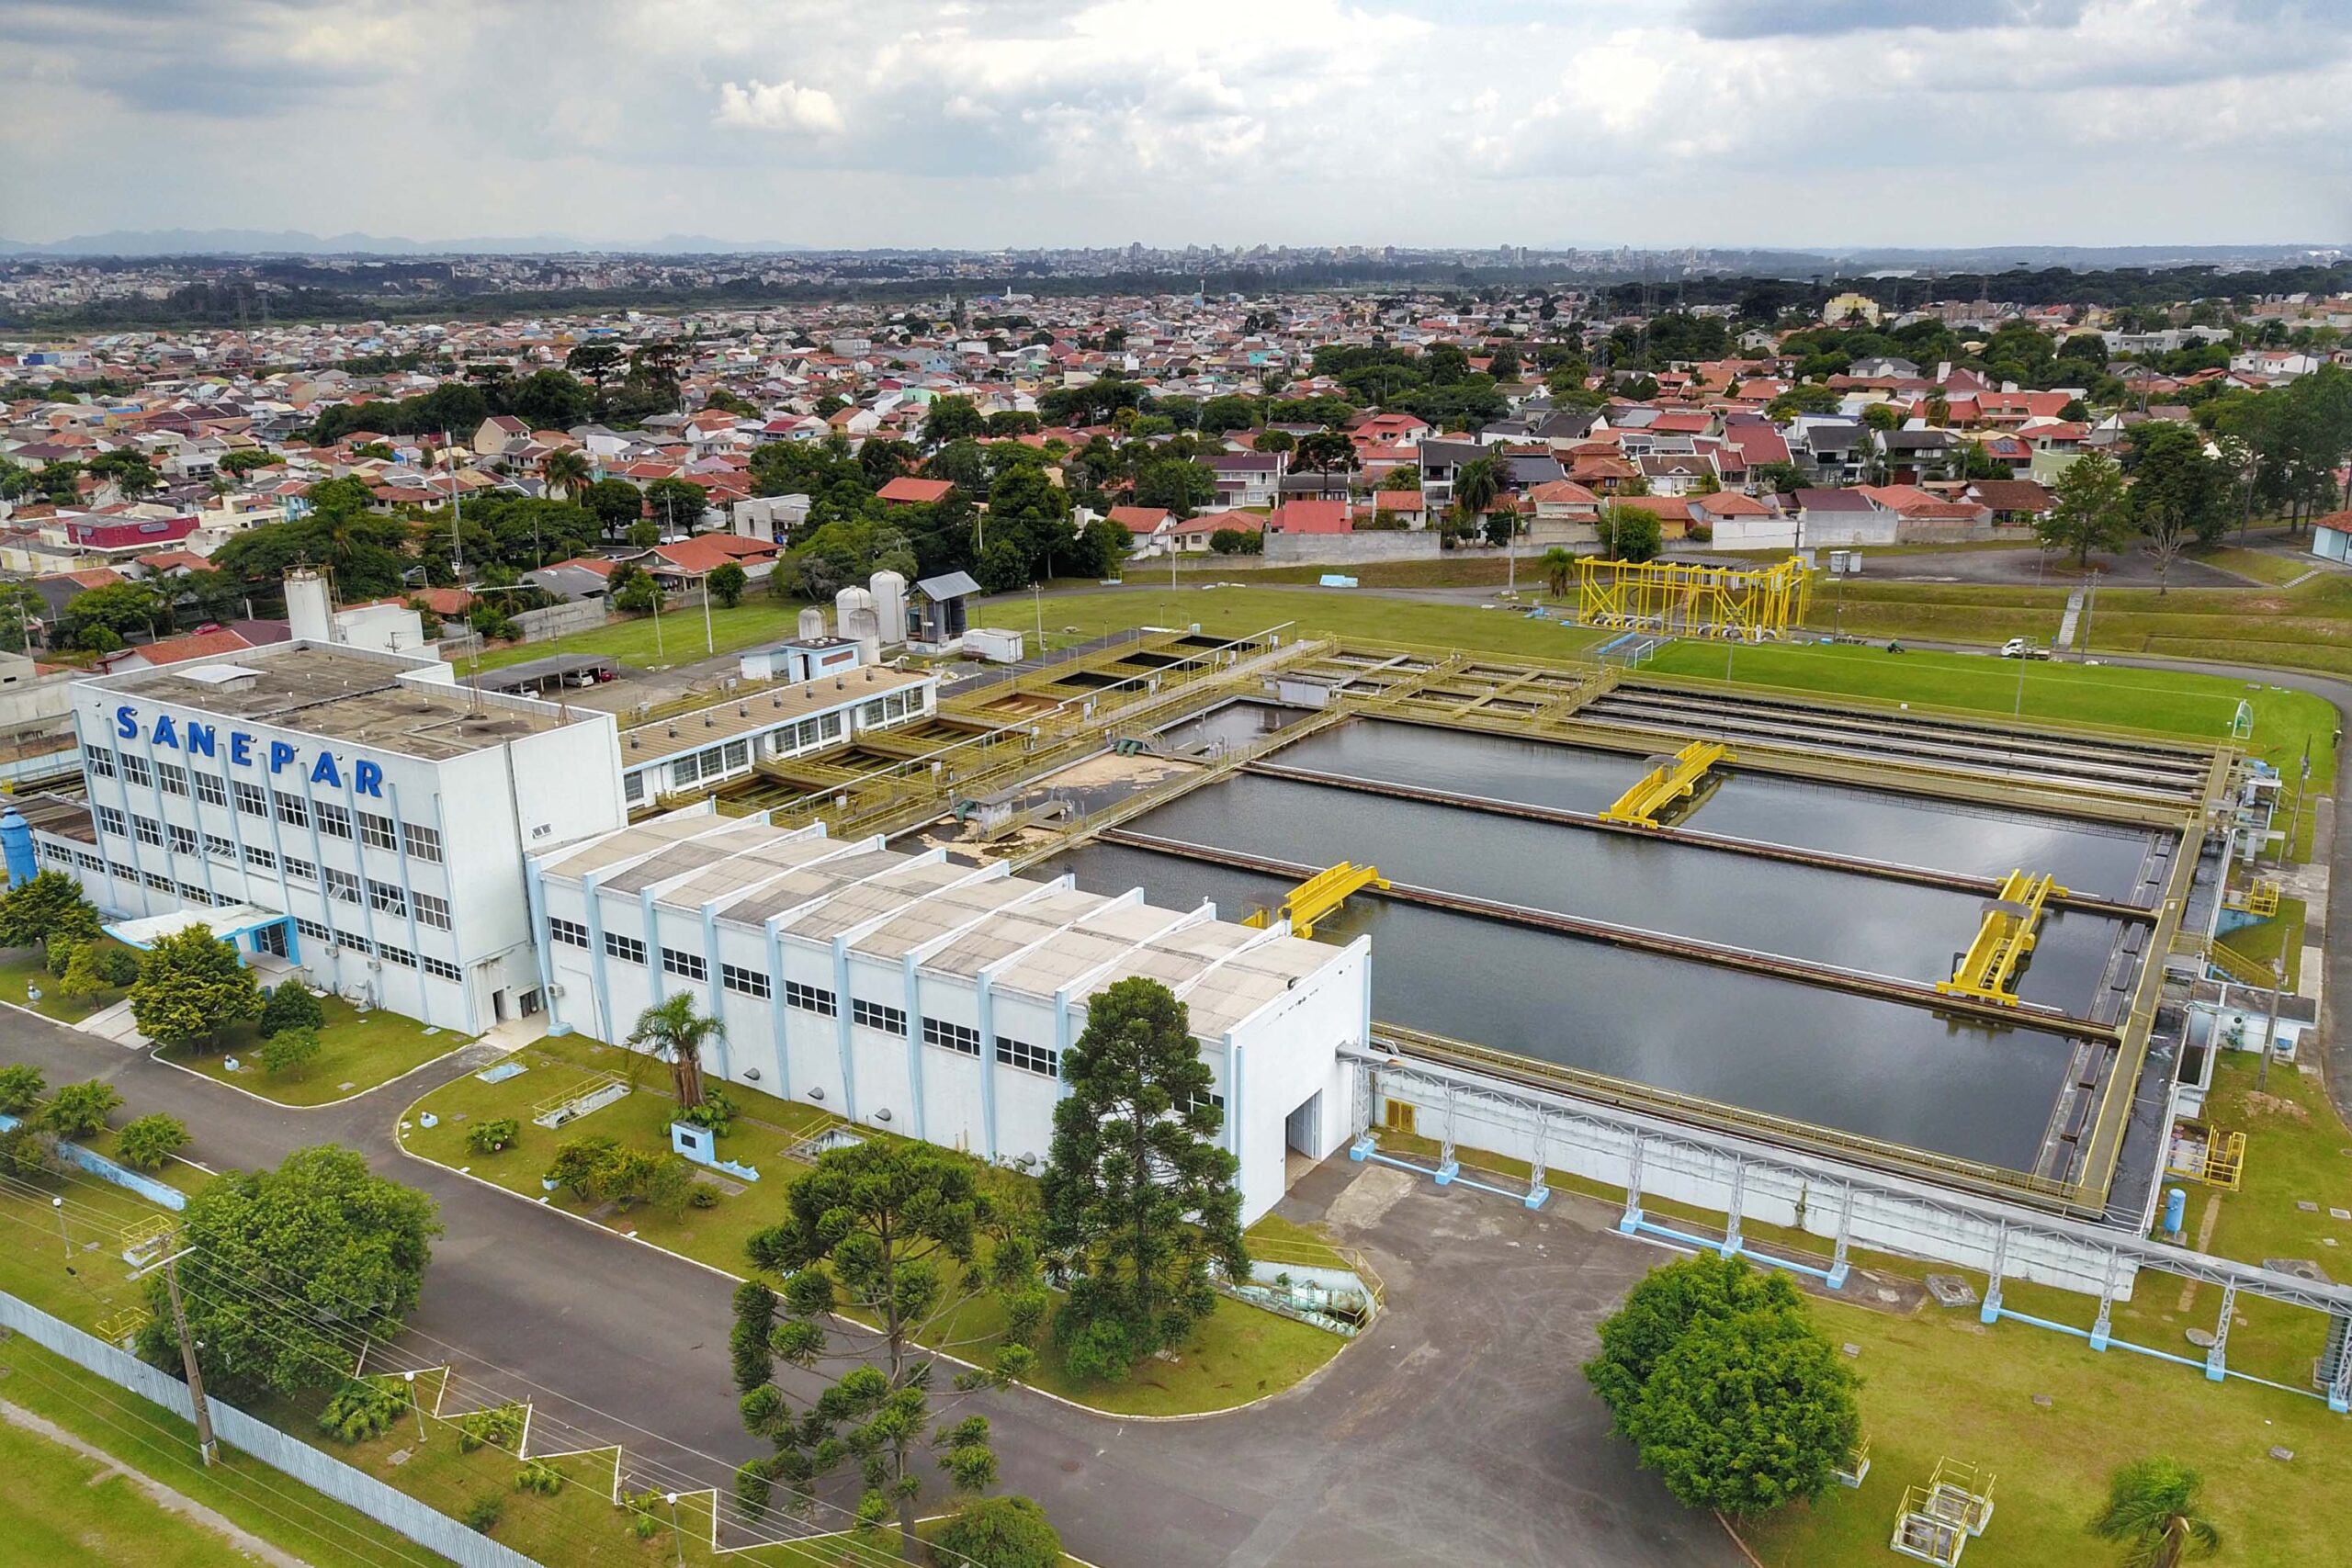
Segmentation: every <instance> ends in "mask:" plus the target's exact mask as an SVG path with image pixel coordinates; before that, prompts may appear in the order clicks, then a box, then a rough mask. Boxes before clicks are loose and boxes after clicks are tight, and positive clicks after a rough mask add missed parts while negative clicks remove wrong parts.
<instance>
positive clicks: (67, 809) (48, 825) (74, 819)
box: [6, 795, 98, 844]
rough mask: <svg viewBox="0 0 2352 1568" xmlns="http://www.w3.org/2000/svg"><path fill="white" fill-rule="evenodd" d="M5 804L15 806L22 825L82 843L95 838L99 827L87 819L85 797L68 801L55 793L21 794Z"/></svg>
mask: <svg viewBox="0 0 2352 1568" xmlns="http://www.w3.org/2000/svg"><path fill="white" fill-rule="evenodd" d="M6 804H7V805H9V806H13V807H16V808H17V815H18V816H20V817H22V818H24V819H25V825H26V826H27V827H28V828H30V829H32V830H33V831H34V832H36V833H52V834H54V835H56V836H57V837H58V838H61V839H73V840H76V841H77V842H80V843H85V844H95V843H96V842H97V841H98V830H97V829H96V826H95V825H94V824H93V823H92V822H91V820H90V803H89V802H88V801H86V800H68V799H66V798H65V797H64V796H63V795H15V796H12V797H10V799H9V800H8V801H7V802H6Z"/></svg>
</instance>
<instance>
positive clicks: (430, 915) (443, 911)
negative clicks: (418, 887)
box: [416, 893, 449, 931]
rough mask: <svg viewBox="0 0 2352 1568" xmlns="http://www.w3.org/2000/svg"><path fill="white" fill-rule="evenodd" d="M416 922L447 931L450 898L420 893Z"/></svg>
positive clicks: (436, 929) (417, 898)
mask: <svg viewBox="0 0 2352 1568" xmlns="http://www.w3.org/2000/svg"><path fill="white" fill-rule="evenodd" d="M416 923H417V924H418V925H420V926H431V927H432V928H433V929H434V930H435V931H447V930H448V929H449V900H447V898H435V897H434V896H433V895H432V894H430V893H420V894H418V895H417V896H416Z"/></svg>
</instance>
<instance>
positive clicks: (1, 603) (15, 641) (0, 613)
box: [0, 578, 49, 653]
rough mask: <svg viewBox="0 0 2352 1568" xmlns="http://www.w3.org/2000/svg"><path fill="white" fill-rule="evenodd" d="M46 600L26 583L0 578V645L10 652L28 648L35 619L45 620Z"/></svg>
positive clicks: (30, 646) (47, 610) (23, 651)
mask: <svg viewBox="0 0 2352 1568" xmlns="http://www.w3.org/2000/svg"><path fill="white" fill-rule="evenodd" d="M48 615H49V601H48V600H46V599H43V598H42V597H41V596H40V590H38V589H36V588H35V587H33V585H32V584H31V583H29V582H24V581H18V580H17V579H16V578H0V648H5V649H8V650H9V651H11V652H14V653H26V652H29V651H30V650H31V649H32V627H33V623H34V622H35V621H39V620H43V619H46V618H47V616H48Z"/></svg>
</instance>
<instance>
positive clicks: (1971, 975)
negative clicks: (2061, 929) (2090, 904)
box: [1936, 871, 2066, 1004]
mask: <svg viewBox="0 0 2352 1568" xmlns="http://www.w3.org/2000/svg"><path fill="white" fill-rule="evenodd" d="M2065 894H2066V890H2065V889H2064V888H2063V887H2061V886H2058V884H2057V881H2056V880H2055V879H2054V878H2052V876H2051V875H2050V874H2048V873H2046V872H2045V873H2044V874H2041V875H2040V876H2029V875H2027V874H2025V873H2024V872H2022V871H2013V872H2011V873H2009V874H2008V875H2007V876H2006V877H2004V878H2003V879H2002V881H2001V891H2000V893H1999V895H1998V896H1997V897H1994V898H1993V899H1991V900H1990V901H1988V902H1987V903H1986V904H1985V920H1984V923H1983V924H1982V925H1980V926H1978V927H1977V928H1976V940H1975V941H1973V942H1970V943H1969V944H1968V951H1967V952H1966V953H1962V954H1961V955H1960V961H1959V962H1958V963H1957V964H1953V965H1952V971H1951V979H1949V980H1939V981H1937V982H1936V989H1937V990H1939V991H1940V992H1941V993H1943V994H1944V995H1945V996H1948V997H1975V998H1979V999H1980V1000H1983V1001H1988V1002H2004V1003H2010V1004H2014V1003H2015V1002H2016V1001H2017V999H2018V991H2017V972H2018V966H2019V965H2020V964H2023V963H2024V962H2025V960H2026V956H2027V954H2029V953H2031V952H2032V951H2033V943H2034V937H2035V933H2036V931H2037V929H2038V928H2039V927H2040V926H2041V915H2042V910H2043V908H2044V906H2046V905H2047V904H2048V903H2049V902H2050V900H2051V899H2052V898H2053V897H2065Z"/></svg>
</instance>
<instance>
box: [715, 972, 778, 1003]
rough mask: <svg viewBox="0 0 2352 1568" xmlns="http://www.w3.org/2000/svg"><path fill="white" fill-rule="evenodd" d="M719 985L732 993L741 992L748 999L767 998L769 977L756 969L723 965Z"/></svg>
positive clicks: (719, 973)
mask: <svg viewBox="0 0 2352 1568" xmlns="http://www.w3.org/2000/svg"><path fill="white" fill-rule="evenodd" d="M718 983H719V984H720V985H722V986H724V987H727V988H728V989H729V990H730V991H741V993H742V994H743V995H745V996H747V997H758V998H761V999H762V1000H763V1001H764V1000H765V999H766V998H767V994H768V977H767V976H765V975H763V974H761V973H760V972H759V971H758V970H756V969H746V968H744V967H743V966H742V965H741V964H720V965H719V966H718Z"/></svg>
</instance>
